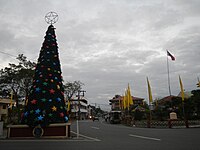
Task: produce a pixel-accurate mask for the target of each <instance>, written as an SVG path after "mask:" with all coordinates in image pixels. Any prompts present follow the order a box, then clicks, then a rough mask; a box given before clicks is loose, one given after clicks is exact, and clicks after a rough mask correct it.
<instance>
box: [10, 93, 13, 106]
mask: <svg viewBox="0 0 200 150" xmlns="http://www.w3.org/2000/svg"><path fill="white" fill-rule="evenodd" d="M12 100H13V90H11V92H10V109H12Z"/></svg>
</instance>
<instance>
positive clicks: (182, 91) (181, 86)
mask: <svg viewBox="0 0 200 150" xmlns="http://www.w3.org/2000/svg"><path fill="white" fill-rule="evenodd" d="M179 82H180V88H181V97H182V101H184V90H183V83H182V81H181V77H180V75H179Z"/></svg>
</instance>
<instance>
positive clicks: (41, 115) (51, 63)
mask: <svg viewBox="0 0 200 150" xmlns="http://www.w3.org/2000/svg"><path fill="white" fill-rule="evenodd" d="M54 29H55V28H54V26H53V25H50V26H49V27H48V30H47V32H46V36H45V39H44V42H43V45H42V47H41V50H40V55H39V58H38V62H37V65H36V68H35V75H34V77H33V84H32V86H31V91H30V94H29V96H28V102H27V105H26V106H25V110H24V113H23V114H22V123H24V124H28V125H29V126H31V127H35V126H38V125H39V126H42V127H45V126H48V125H49V124H51V123H65V122H67V121H68V117H67V114H66V107H65V101H64V88H63V83H62V81H63V79H62V75H61V67H60V61H59V57H58V46H57V42H56V35H55V30H54Z"/></svg>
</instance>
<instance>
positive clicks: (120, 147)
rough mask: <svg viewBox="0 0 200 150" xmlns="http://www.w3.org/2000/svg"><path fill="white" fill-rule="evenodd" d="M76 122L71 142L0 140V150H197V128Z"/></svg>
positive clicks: (199, 147) (55, 140) (199, 131)
mask: <svg viewBox="0 0 200 150" xmlns="http://www.w3.org/2000/svg"><path fill="white" fill-rule="evenodd" d="M79 127H80V128H79V132H80V134H79V136H78V138H77V135H76V134H75V132H76V129H77V128H76V122H73V123H72V126H71V130H72V136H73V138H71V139H67V140H66V139H51V140H50V139H38V140H0V150H12V149H13V150H18V149H19V150H37V149H41V150H88V149H94V150H128V149H134V150H200V140H199V137H200V128H189V129H185V128H184V129H152V128H134V127H126V126H123V125H111V124H108V123H105V122H104V121H94V122H93V121H90V120H86V121H80V122H79Z"/></svg>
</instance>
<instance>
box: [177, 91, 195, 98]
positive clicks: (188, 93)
mask: <svg viewBox="0 0 200 150" xmlns="http://www.w3.org/2000/svg"><path fill="white" fill-rule="evenodd" d="M192 95H193V94H192V92H190V91H186V92H184V97H185V98H190V97H191V96H192ZM178 97H181V92H180V93H179V94H178Z"/></svg>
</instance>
